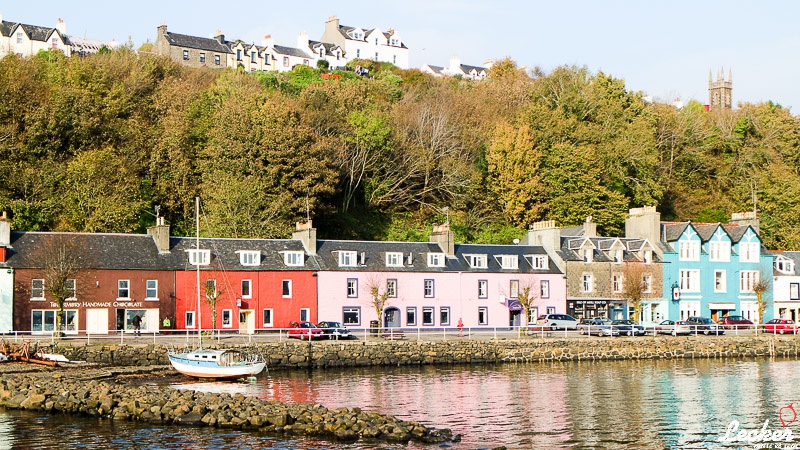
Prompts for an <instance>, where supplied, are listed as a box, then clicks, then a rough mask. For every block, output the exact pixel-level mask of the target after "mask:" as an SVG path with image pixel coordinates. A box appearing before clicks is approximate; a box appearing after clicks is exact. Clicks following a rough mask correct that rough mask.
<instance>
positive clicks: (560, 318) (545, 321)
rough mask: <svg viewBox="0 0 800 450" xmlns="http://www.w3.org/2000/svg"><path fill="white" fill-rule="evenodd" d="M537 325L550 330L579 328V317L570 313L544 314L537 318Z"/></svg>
mask: <svg viewBox="0 0 800 450" xmlns="http://www.w3.org/2000/svg"><path fill="white" fill-rule="evenodd" d="M536 324H537V325H541V326H542V327H544V328H550V330H558V329H562V330H577V329H578V319H576V318H574V317H572V316H570V315H569V314H542V315H540V316H539V318H538V319H537V320H536Z"/></svg>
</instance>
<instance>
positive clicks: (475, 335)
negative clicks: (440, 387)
mask: <svg viewBox="0 0 800 450" xmlns="http://www.w3.org/2000/svg"><path fill="white" fill-rule="evenodd" d="M713 327H714V328H713V329H708V328H707V327H706V326H703V325H681V326H679V331H678V333H677V334H678V335H680V336H684V335H689V336H703V335H706V334H707V335H734V336H759V335H765V334H766V335H781V334H783V335H788V336H799V335H800V334H797V333H796V330H793V329H786V330H784V332H783V333H781V331H780V329H766V328H765V327H764V325H748V326H745V325H735V326H727V327H723V326H722V325H718V326H713ZM347 330H348V331H349V332H350V336H351V339H353V340H359V341H373V342H379V341H393V340H405V341H457V340H524V339H531V338H569V339H586V338H590V337H591V338H594V337H596V336H598V335H599V336H600V337H602V338H607V337H609V336H626V335H627V334H628V330H629V327H627V326H621V325H587V326H580V328H578V329H569V330H568V329H557V330H552V329H551V328H550V327H549V326H542V325H527V326H519V327H463V328H458V327H402V328H394V327H384V328H369V327H368V328H361V327H358V328H355V327H352V328H351V327H348V328H347ZM308 333H309V331H308V329H303V328H260V329H255V330H253V332H252V333H246V332H240V331H239V330H238V329H231V328H221V329H214V330H204V331H203V342H207V343H211V342H230V343H267V342H287V341H289V340H292V341H303V342H306V341H308ZM633 334H635V333H633ZM671 334H672V331H671V328H664V327H661V328H659V327H658V326H652V325H651V326H644V333H643V334H640V335H639V336H638V337H639V338H642V336H650V337H653V336H669V335H671ZM0 339H3V340H5V341H11V342H21V341H37V342H41V343H51V344H52V343H55V342H56V341H64V342H85V343H86V344H109V343H119V344H149V343H153V344H165V345H166V344H171V345H176V344H184V343H185V344H194V343H196V342H197V341H198V335H197V330H175V329H161V330H156V331H153V330H141V332H140V334H139V335H137V334H136V333H135V332H134V330H122V331H114V330H112V331H109V332H108V333H104V334H98V333H93V332H87V331H86V330H69V331H66V332H60V333H59V332H56V331H46V332H35V333H32V332H29V331H24V332H23V331H15V332H10V333H5V334H2V335H0ZM312 340H313V341H325V340H330V341H337V340H345V338H342V337H337V336H329V335H318V334H315V335H314V336H313V338H312Z"/></svg>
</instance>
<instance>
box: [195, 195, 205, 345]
mask: <svg viewBox="0 0 800 450" xmlns="http://www.w3.org/2000/svg"><path fill="white" fill-rule="evenodd" d="M194 211H195V227H196V234H195V236H196V237H195V239H196V245H195V248H196V249H197V256H196V257H195V263H197V270H196V272H197V338H198V339H199V340H200V348H201V349H202V348H203V332H202V330H201V329H200V324H201V323H202V322H201V321H200V197H195V198H194Z"/></svg>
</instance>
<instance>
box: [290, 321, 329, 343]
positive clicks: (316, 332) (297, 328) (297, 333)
mask: <svg viewBox="0 0 800 450" xmlns="http://www.w3.org/2000/svg"><path fill="white" fill-rule="evenodd" d="M288 333H289V337H290V338H296V339H308V340H311V339H322V338H323V336H324V333H323V332H322V330H320V329H319V328H317V326H316V325H314V323H313V322H305V321H303V322H292V323H291V328H289V331H288Z"/></svg>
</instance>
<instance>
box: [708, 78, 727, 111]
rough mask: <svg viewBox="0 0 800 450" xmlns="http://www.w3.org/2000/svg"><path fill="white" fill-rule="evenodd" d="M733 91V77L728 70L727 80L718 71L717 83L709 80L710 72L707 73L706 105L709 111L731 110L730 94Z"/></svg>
mask: <svg viewBox="0 0 800 450" xmlns="http://www.w3.org/2000/svg"><path fill="white" fill-rule="evenodd" d="M732 91H733V76H732V75H731V71H730V69H728V79H727V80H725V76H724V75H723V73H722V69H719V73H718V74H717V81H713V80H712V78H711V71H710V70H709V71H708V105H709V107H710V109H712V110H716V109H731V108H732V107H733V101H732V100H731V92H732Z"/></svg>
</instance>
